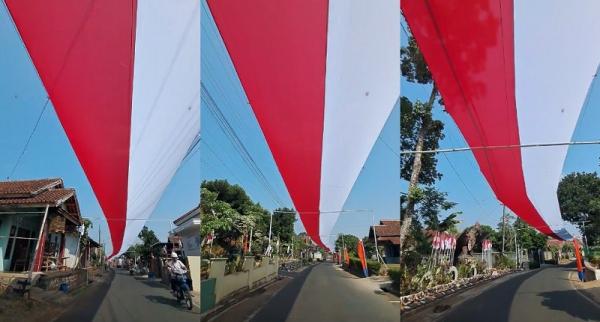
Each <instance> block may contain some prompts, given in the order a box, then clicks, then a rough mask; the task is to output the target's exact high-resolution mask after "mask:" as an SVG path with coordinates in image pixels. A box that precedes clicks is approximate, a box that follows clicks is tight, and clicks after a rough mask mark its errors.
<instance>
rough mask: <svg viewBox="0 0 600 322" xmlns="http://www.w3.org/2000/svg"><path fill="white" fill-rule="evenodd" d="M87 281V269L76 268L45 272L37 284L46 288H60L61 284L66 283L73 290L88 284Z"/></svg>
mask: <svg viewBox="0 0 600 322" xmlns="http://www.w3.org/2000/svg"><path fill="white" fill-rule="evenodd" d="M87 282H88V271H87V270H86V269H75V270H71V271H58V272H49V273H44V274H43V275H42V276H41V277H40V279H39V281H38V282H37V285H36V286H37V287H39V288H42V289H44V290H58V289H59V287H60V284H62V283H66V284H67V285H68V286H69V290H73V289H76V288H78V287H80V286H84V285H86V284H87Z"/></svg>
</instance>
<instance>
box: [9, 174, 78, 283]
mask: <svg viewBox="0 0 600 322" xmlns="http://www.w3.org/2000/svg"><path fill="white" fill-rule="evenodd" d="M81 225H82V219H81V214H80V211H79V204H78V202H77V196H76V194H75V190H74V189H68V188H65V187H64V184H63V181H62V179H59V178H53V179H39V180H22V181H3V182H0V272H25V271H30V270H31V271H33V272H40V271H48V270H64V269H71V268H74V267H75V266H76V265H77V260H76V259H77V253H78V252H79V237H80V234H79V227H80V226H81Z"/></svg>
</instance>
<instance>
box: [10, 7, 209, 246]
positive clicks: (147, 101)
mask: <svg viewBox="0 0 600 322" xmlns="http://www.w3.org/2000/svg"><path fill="white" fill-rule="evenodd" d="M4 1H5V3H6V5H7V8H8V9H9V12H10V14H11V16H12V18H13V21H14V23H15V26H16V27H17V30H18V32H19V34H20V36H21V39H22V40H23V42H24V44H25V46H26V48H27V51H28V53H29V55H30V57H31V60H32V61H33V64H34V65H35V67H36V69H37V72H38V74H39V76H40V78H41V80H42V82H43V84H44V86H45V88H46V91H47V93H48V96H49V98H50V99H51V101H52V103H53V105H54V108H55V110H56V113H57V115H58V117H59V119H60V122H61V124H62V126H63V128H64V130H65V132H66V134H67V137H68V138H69V141H70V143H71V145H72V147H73V149H74V151H75V154H76V155H77V158H78V159H79V162H80V163H81V166H82V167H83V170H84V171H85V174H86V176H87V178H88V180H89V182H90V184H91V186H92V188H93V190H94V193H95V195H96V197H97V199H98V202H99V203H100V206H101V207H102V210H103V212H104V215H105V217H106V219H107V222H108V226H109V229H110V234H111V240H112V245H113V247H112V248H113V255H114V254H118V253H122V252H124V251H125V250H126V249H127V248H128V247H129V246H130V245H132V244H133V243H134V242H135V241H136V239H137V235H138V233H139V231H140V230H141V228H142V226H143V225H144V223H145V221H146V220H147V219H148V218H149V216H150V214H151V213H152V211H153V210H154V208H155V206H156V204H157V203H158V201H159V199H160V197H161V195H162V193H163V191H164V190H165V188H166V186H167V185H168V183H169V182H170V180H171V178H172V177H173V175H174V174H175V171H176V170H177V168H178V167H179V165H180V164H181V162H182V160H183V159H184V157H185V155H186V153H187V151H188V149H189V148H190V146H191V145H192V143H193V141H194V139H195V138H196V137H197V136H198V134H199V128H200V103H199V101H200V100H199V92H200V12H199V11H200V5H199V0H178V1H159V0H144V1H135V0H102V1H94V0H87V1H84V0H56V1H44V0H4Z"/></svg>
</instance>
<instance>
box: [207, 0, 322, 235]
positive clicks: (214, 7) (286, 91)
mask: <svg viewBox="0 0 600 322" xmlns="http://www.w3.org/2000/svg"><path fill="white" fill-rule="evenodd" d="M208 5H209V7H210V11H211V12H212V16H213V18H214V20H215V22H216V24H217V27H218V28H219V32H220V34H221V37H222V38H223V40H224V42H225V46H226V47H227V50H228V52H229V55H230V57H231V60H232V61H233V64H234V66H235V69H236V71H237V74H238V76H239V78H240V81H241V83H242V85H243V87H244V90H245V92H246V96H247V97H248V100H249V101H250V105H251V106H252V109H253V111H254V114H255V115H256V118H257V119H258V123H259V124H260V127H261V129H262V132H263V134H264V136H265V138H266V140H267V143H268V144H269V148H270V149H271V152H272V154H273V158H274V159H275V162H276V164H277V167H278V168H279V171H280V172H281V175H282V177H283V180H284V182H285V184H286V186H287V189H288V191H289V194H290V196H291V198H292V200H293V202H294V205H295V207H296V209H298V212H299V213H300V218H301V219H302V223H303V224H304V228H305V229H306V232H307V234H308V235H309V236H310V237H311V238H312V239H313V240H314V241H315V242H316V243H318V244H319V245H321V246H324V245H323V243H322V242H321V239H320V237H319V214H318V211H319V196H320V183H321V147H322V139H323V114H324V103H325V61H326V47H327V8H328V2H327V1H326V0H320V1H304V0H288V1H271V0H256V1H233V0H218V1H212V0H209V1H208Z"/></svg>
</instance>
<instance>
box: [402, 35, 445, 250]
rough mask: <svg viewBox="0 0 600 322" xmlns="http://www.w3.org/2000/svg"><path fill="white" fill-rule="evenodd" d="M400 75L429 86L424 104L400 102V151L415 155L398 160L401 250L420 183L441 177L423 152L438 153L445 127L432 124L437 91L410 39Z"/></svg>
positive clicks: (433, 161)
mask: <svg viewBox="0 0 600 322" xmlns="http://www.w3.org/2000/svg"><path fill="white" fill-rule="evenodd" d="M400 59H401V71H402V75H403V76H404V77H406V79H407V80H408V81H409V82H413V83H418V84H424V85H429V84H431V85H432V86H431V93H430V95H429V99H428V100H427V102H424V103H423V102H421V101H418V100H417V101H416V102H415V103H414V104H413V103H412V102H410V100H409V99H408V98H406V97H402V99H401V102H400V104H401V105H400V114H401V116H400V118H401V119H400V123H401V125H400V128H401V129H400V131H401V143H400V144H401V148H402V150H411V151H416V153H414V154H403V155H402V158H401V160H400V164H401V172H400V173H401V176H402V178H404V179H405V180H407V181H408V182H409V184H408V195H407V198H406V205H405V207H404V213H402V214H401V217H402V224H401V227H400V249H402V247H403V244H404V239H405V237H406V235H407V234H408V232H409V231H410V226H411V223H412V219H413V216H414V209H415V202H416V200H417V199H418V197H419V194H420V191H419V187H418V185H419V183H422V184H425V185H431V184H433V183H434V182H435V180H437V179H439V178H440V177H441V173H439V172H437V170H436V164H437V159H436V155H435V154H423V153H421V152H420V151H423V150H425V149H427V150H429V149H437V148H438V146H439V140H440V139H442V138H443V133H442V130H443V128H444V125H443V123H442V122H441V121H439V120H434V119H433V116H432V109H433V105H434V103H435V100H436V98H437V97H438V91H437V87H436V86H435V84H434V82H433V78H432V76H431V73H430V71H429V68H428V67H427V63H426V62H425V58H424V57H423V55H422V54H421V51H420V50H419V48H418V46H417V42H416V41H415V39H414V38H413V37H410V38H409V41H408V46H407V47H403V48H402V49H401V51H400Z"/></svg>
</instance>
